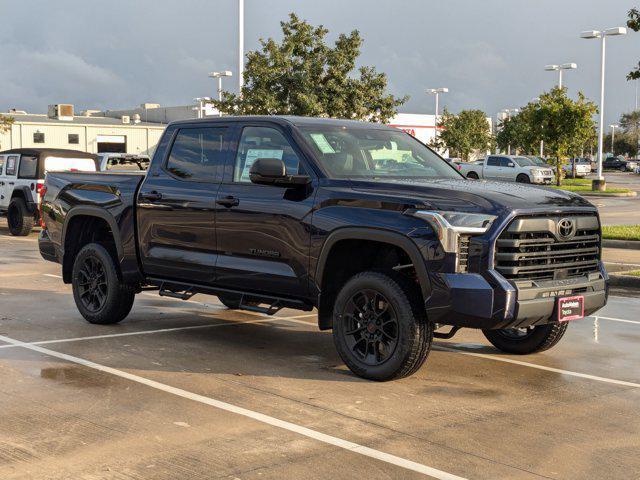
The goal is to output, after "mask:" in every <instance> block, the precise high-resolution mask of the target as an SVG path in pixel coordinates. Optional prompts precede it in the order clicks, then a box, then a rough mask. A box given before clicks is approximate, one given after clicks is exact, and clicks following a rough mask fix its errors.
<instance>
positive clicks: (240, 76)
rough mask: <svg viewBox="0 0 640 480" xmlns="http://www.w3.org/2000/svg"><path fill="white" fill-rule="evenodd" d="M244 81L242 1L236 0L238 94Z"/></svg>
mask: <svg viewBox="0 0 640 480" xmlns="http://www.w3.org/2000/svg"><path fill="white" fill-rule="evenodd" d="M243 81H244V0H238V93H239V94H241V93H242V85H243Z"/></svg>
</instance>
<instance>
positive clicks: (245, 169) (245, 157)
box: [233, 127, 304, 183]
mask: <svg viewBox="0 0 640 480" xmlns="http://www.w3.org/2000/svg"><path fill="white" fill-rule="evenodd" d="M259 158H277V159H279V160H282V161H283V162H284V165H285V167H286V171H287V175H298V174H300V175H302V174H304V171H303V169H302V166H301V165H300V159H299V158H298V155H296V152H294V151H293V148H292V147H291V145H290V144H289V142H288V141H287V139H286V138H284V136H283V135H282V134H281V133H280V132H279V131H278V130H276V129H275V128H271V127H245V128H244V129H243V130H242V138H241V139H240V145H239V146H238V153H237V155H236V164H235V168H234V171H233V181H234V182H247V183H248V182H250V181H251V180H250V179H249V171H250V170H251V166H252V165H253V162H255V161H256V160H257V159H259Z"/></svg>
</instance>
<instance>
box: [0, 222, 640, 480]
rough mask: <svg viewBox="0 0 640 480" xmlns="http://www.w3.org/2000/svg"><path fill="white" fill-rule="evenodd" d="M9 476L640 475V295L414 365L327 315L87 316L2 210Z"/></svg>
mask: <svg viewBox="0 0 640 480" xmlns="http://www.w3.org/2000/svg"><path fill="white" fill-rule="evenodd" d="M0 252H2V255H0V382H1V383H0V385H1V387H0V425H2V428H0V478H2V479H23V478H24V479H27V478H28V479H32V478H37V479H40V478H47V479H49V478H51V479H68V478H74V479H78V478H80V479H96V478H100V479H101V478H110V479H111V478H114V479H177V478H179V479H195V478H242V479H252V478H274V479H276V478H277V479H299V478H305V479H316V478H317V479H325V478H340V479H342V478H348V479H350V478H354V479H355V478H358V479H360V478H376V479H377V478H391V479H398V478H425V477H426V478H430V477H431V478H458V477H462V478H469V479H481V478H482V479H496V478H509V479H528V478H557V479H601V478H628V479H632V478H633V479H636V478H638V472H640V457H639V456H638V455H637V452H638V451H639V449H640V415H639V414H638V409H639V407H640V369H639V368H638V365H639V364H640V349H639V348H638V345H639V344H640V300H638V299H636V298H624V297H616V296H614V297H611V298H610V302H609V305H607V307H606V308H604V309H603V310H602V311H601V312H599V313H598V315H599V317H598V318H594V317H590V318H587V319H584V320H580V321H576V322H574V323H573V324H572V325H570V328H569V330H568V332H567V335H566V336H565V338H564V339H563V340H562V341H561V342H560V344H559V345H558V346H556V347H555V348H554V349H552V350H550V351H547V352H545V353H541V354H536V355H532V356H526V357H520V356H513V355H505V354H501V353H499V352H498V351H496V350H495V349H493V348H492V347H491V346H490V345H489V344H488V342H487V341H485V340H484V338H483V337H482V335H481V334H480V333H479V332H476V331H462V332H460V333H459V334H458V335H456V336H455V337H454V338H453V339H451V340H449V341H436V342H434V349H433V351H432V352H431V354H430V356H429V359H428V360H427V363H426V364H425V365H424V366H423V368H422V369H421V370H420V371H419V372H417V374H415V375H414V376H412V377H410V378H407V379H404V380H401V381H395V382H388V383H375V382H369V381H365V380H362V379H359V378H357V377H355V376H353V375H352V374H351V373H350V372H349V371H348V370H347V369H346V367H344V365H342V363H341V361H340V358H339V357H338V355H337V354H336V352H335V350H334V348H333V343H332V339H331V334H330V333H328V332H320V331H318V330H317V328H316V325H315V322H316V318H315V314H314V313H305V312H297V311H292V310H284V311H281V312H279V313H278V314H277V315H276V316H274V317H266V316H264V315H261V314H250V313H247V312H236V311H231V310H227V309H225V308H224V307H222V306H221V305H220V304H219V303H218V302H217V300H216V299H215V297H207V296H196V297H195V298H194V300H192V301H188V302H182V301H178V300H173V299H167V298H162V297H159V296H157V294H155V293H153V292H146V293H143V294H140V295H138V297H137V298H136V302H135V305H134V308H133V311H132V314H131V315H130V316H129V318H128V319H126V320H125V321H124V322H122V323H121V324H119V325H113V326H96V325H90V324H88V323H86V322H85V321H84V320H83V319H82V318H81V316H80V315H79V313H78V312H77V310H76V308H75V306H74V303H73V298H72V295H71V288H70V286H68V285H64V284H63V283H62V280H61V278H60V269H59V267H58V265H56V264H53V263H50V262H45V261H43V260H42V259H41V258H40V256H39V254H38V251H37V241H36V235H35V234H32V235H30V236H29V237H24V238H15V237H10V236H8V235H7V234H6V228H5V227H3V226H0Z"/></svg>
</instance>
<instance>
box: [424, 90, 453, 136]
mask: <svg viewBox="0 0 640 480" xmlns="http://www.w3.org/2000/svg"><path fill="white" fill-rule="evenodd" d="M447 92H449V89H448V88H447V87H440V88H428V89H427V93H429V94H432V95H435V96H436V117H435V121H436V130H435V137H437V136H438V106H439V104H438V101H439V96H440V94H441V93H447Z"/></svg>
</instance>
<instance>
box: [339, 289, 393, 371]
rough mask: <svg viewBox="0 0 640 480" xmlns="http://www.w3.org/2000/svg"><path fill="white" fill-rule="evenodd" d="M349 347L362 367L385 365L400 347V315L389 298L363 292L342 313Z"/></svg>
mask: <svg viewBox="0 0 640 480" xmlns="http://www.w3.org/2000/svg"><path fill="white" fill-rule="evenodd" d="M342 321H343V322H344V323H345V325H344V336H345V339H346V343H347V347H348V348H349V349H350V350H351V352H352V353H353V354H354V355H355V356H356V358H358V359H359V360H360V361H361V362H362V363H364V364H365V365H368V366H376V365H381V364H382V363H384V362H385V361H386V360H387V359H388V358H389V357H390V356H391V355H392V354H393V352H394V351H395V349H396V346H397V345H398V315H397V314H396V312H395V310H394V308H393V306H392V305H391V304H390V303H389V301H388V300H387V298H386V297H385V296H384V295H382V294H381V293H380V292H376V291H374V290H359V291H357V292H356V293H355V294H354V295H352V296H351V298H350V299H349V301H348V302H347V303H346V305H345V307H344V309H343V312H342Z"/></svg>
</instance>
